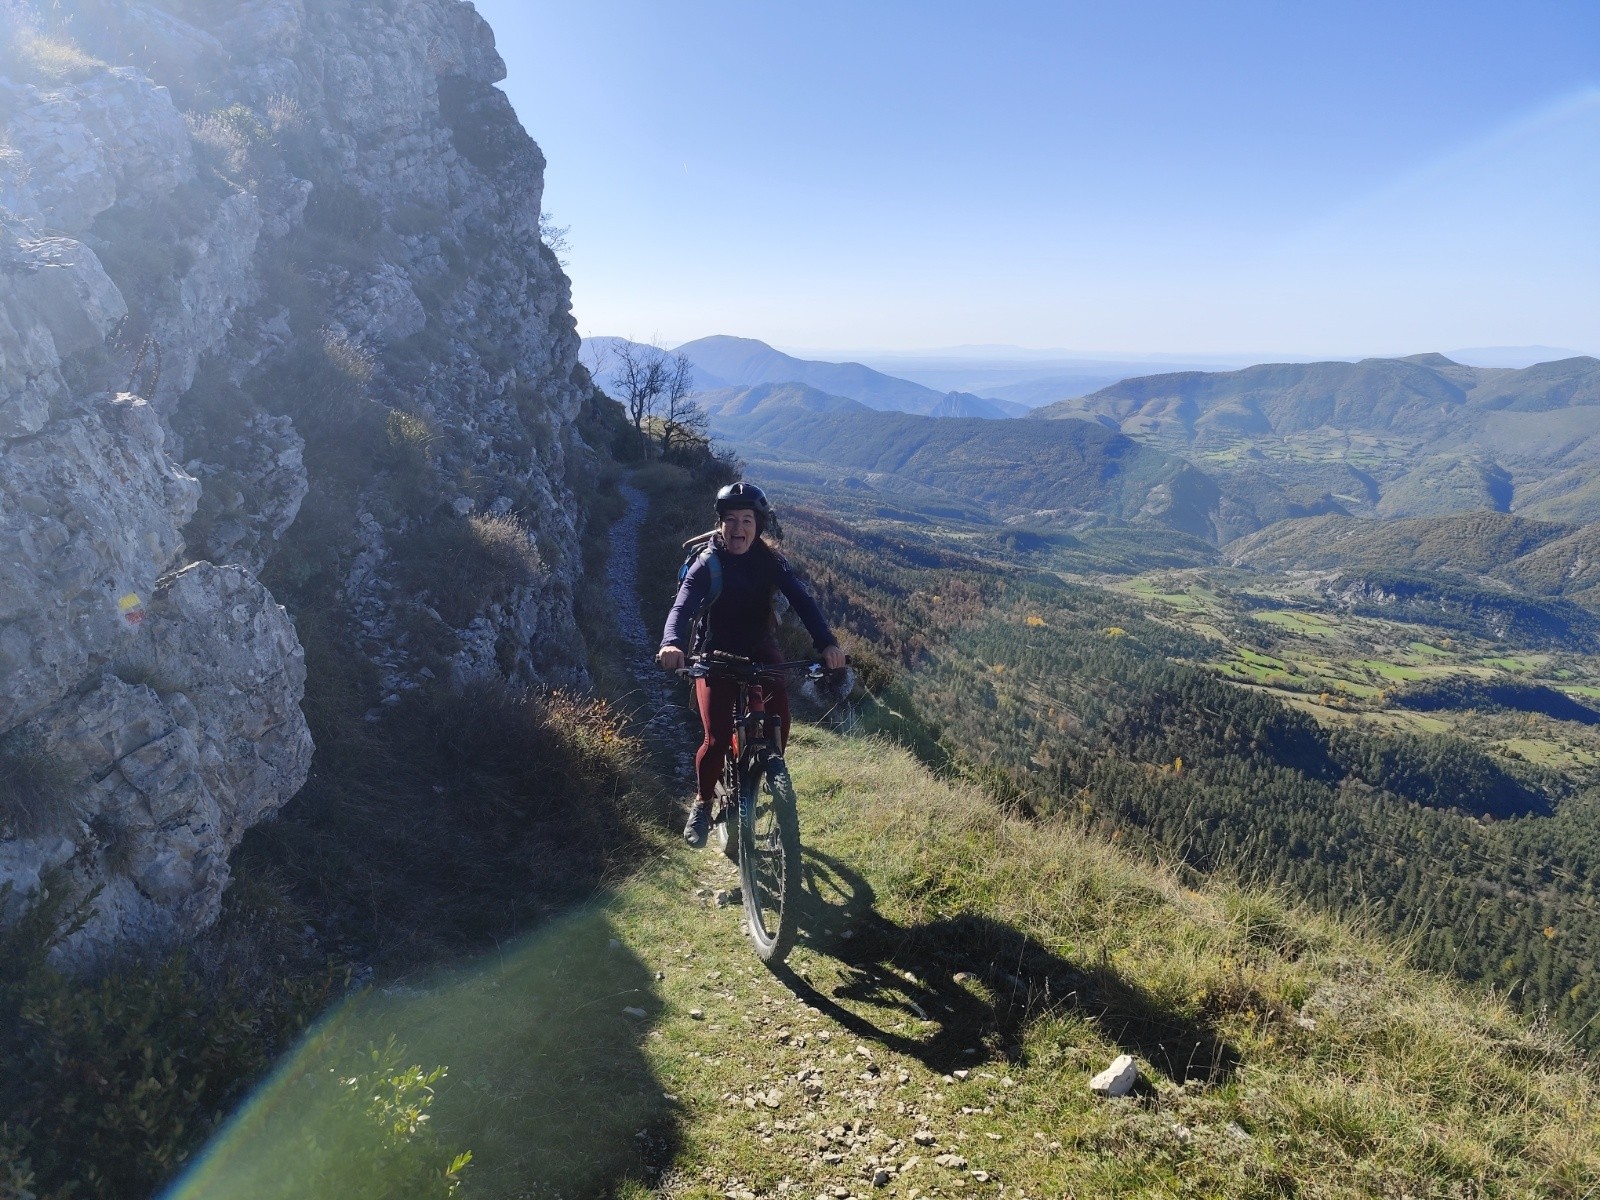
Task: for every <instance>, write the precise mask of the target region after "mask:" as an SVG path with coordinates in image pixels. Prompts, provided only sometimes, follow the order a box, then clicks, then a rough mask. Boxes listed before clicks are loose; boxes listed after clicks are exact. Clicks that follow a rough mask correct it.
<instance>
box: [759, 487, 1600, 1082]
mask: <svg viewBox="0 0 1600 1200" xmlns="http://www.w3.org/2000/svg"><path fill="white" fill-rule="evenodd" d="M785 523H786V525H787V527H788V530H789V533H790V535H791V541H792V542H793V545H794V548H795V553H796V557H797V559H798V560H799V561H801V562H803V563H804V565H805V567H806V570H807V572H808V574H809V577H810V579H811V582H812V585H813V587H814V589H815V591H816V593H817V595H818V599H819V600H820V601H821V603H822V605H823V607H824V609H825V610H826V611H828V612H829V613H830V614H832V615H833V616H834V617H835V619H836V620H837V621H838V623H839V624H840V625H841V626H842V627H843V628H844V629H845V630H847V631H848V632H849V634H851V635H853V636H854V638H856V639H859V643H865V644H867V645H870V646H871V647H872V648H873V652H875V653H876V655H881V656H882V658H883V660H884V663H885V666H884V668H883V669H881V670H879V671H878V672H876V673H875V675H874V673H873V672H870V671H869V672H868V674H869V681H872V680H873V679H875V681H876V683H877V685H878V686H877V689H876V690H877V693H878V698H879V701H880V704H879V706H878V717H877V719H879V720H880V721H881V722H882V723H883V725H884V726H885V727H886V728H888V729H890V730H891V731H893V732H895V733H897V734H898V735H899V736H901V737H902V738H904V740H906V741H907V742H908V744H911V745H913V746H917V747H919V748H920V750H921V752H922V753H923V754H924V756H925V757H928V758H931V759H933V760H936V761H937V760H940V759H943V760H944V761H945V762H946V764H947V765H951V766H953V767H954V768H955V769H958V770H964V771H966V772H968V773H970V774H973V775H975V776H977V777H979V778H981V779H983V780H984V781H985V782H986V783H987V784H988V785H989V786H990V787H991V789H992V790H993V791H994V792H995V794H996V795H997V796H998V797H999V798H1000V800H1001V801H1002V802H1004V803H1005V804H1007V805H1008V806H1010V807H1012V808H1013V809H1015V810H1017V811H1021V812H1025V813H1028V814H1031V815H1033V816H1035V817H1037V818H1038V819H1041V820H1065V821H1072V822H1080V823H1083V824H1084V825H1087V826H1090V827H1093V828H1096V829H1100V830H1103V831H1107V832H1109V833H1110V835H1111V836H1112V837H1114V838H1116V839H1118V840H1123V841H1126V842H1128V843H1131V844H1133V845H1135V846H1138V847H1140V848H1142V849H1143V850H1144V851H1145V852H1146V853H1148V854H1150V855H1152V856H1154V857H1157V858H1160V859H1163V860H1167V861H1172V862H1176V863H1179V864H1182V865H1184V866H1185V867H1187V868H1188V869H1191V870H1194V871H1196V872H1201V873H1207V872H1217V871H1221V872H1225V873H1230V874H1233V875H1236V876H1239V877H1241V878H1243V879H1245V880H1247V881H1250V882H1252V883H1256V884H1264V885H1269V886H1274V887H1278V888H1281V889H1283V890H1284V891H1286V892H1287V893H1289V894H1290V895H1292V896H1294V897H1296V898H1298V899H1301V900H1304V901H1306V902H1309V903H1311V904H1313V905H1315V906H1318V907H1321V908H1323V909H1325V910H1327V911H1330V912H1334V913H1337V914H1339V915H1341V916H1344V917H1346V918H1352V919H1355V920H1356V921H1358V922H1361V923H1365V924H1368V925H1370V926H1371V927H1373V928H1375V929H1376V930H1378V931H1379V932H1382V933H1385V934H1387V935H1389V936H1391V937H1393V938H1395V939H1398V940H1399V941H1401V942H1403V943H1404V944H1406V945H1407V946H1408V947H1409V948H1410V949H1411V952H1412V954H1413V955H1414V957H1415V959H1416V961H1417V962H1418V963H1419V964H1422V965H1425V966H1427V967H1430V968H1433V969H1438V970H1444V971H1450V972H1454V973H1455V974H1457V975H1458V976H1460V977H1462V978H1464V979H1466V980H1468V981H1471V982H1473V983H1476V984H1478V985H1480V986H1484V987H1491V988H1495V989H1498V990H1500V991H1501V992H1503V993H1505V994H1506V995H1507V996H1508V997H1509V998H1510V999H1511V1000H1512V1002H1513V1003H1514V1004H1515V1005H1517V1006H1518V1007H1519V1008H1520V1009H1521V1010H1522V1011H1523V1012H1525V1013H1527V1014H1529V1015H1530V1016H1532V1017H1534V1018H1536V1019H1538V1018H1548V1019H1549V1020H1551V1021H1553V1022H1555V1023H1556V1024H1557V1025H1558V1026H1559V1027H1560V1028H1562V1029H1563V1030H1565V1031H1566V1032H1567V1033H1568V1035H1569V1036H1571V1037H1572V1038H1573V1039H1574V1040H1575V1041H1576V1042H1577V1043H1578V1044H1580V1045H1582V1046H1583V1047H1585V1048H1586V1049H1588V1050H1591V1051H1592V1050H1594V1049H1597V1048H1600V1028H1597V1023H1596V1021H1595V1017H1596V1016H1597V1015H1600V990H1597V979H1596V971H1597V968H1596V962H1597V960H1600V908H1597V896H1596V892H1597V888H1600V787H1597V786H1596V783H1595V781H1594V779H1593V777H1592V773H1591V772H1590V770H1589V769H1588V768H1587V767H1586V766H1584V765H1583V763H1584V762H1585V761H1586V760H1584V759H1583V758H1582V754H1581V752H1578V757H1577V758H1574V759H1572V760H1571V761H1556V760H1554V759H1552V760H1551V761H1549V762H1541V761H1538V760H1537V758H1536V757H1534V756H1529V755H1518V754H1516V753H1514V752H1508V751H1506V749H1505V747H1504V745H1502V744H1501V743H1495V742H1492V741H1489V740H1485V738H1483V737H1478V736H1474V735H1472V734H1471V733H1470V730H1469V731H1468V732H1462V729H1467V726H1466V725H1463V726H1462V729H1456V728H1453V727H1450V726H1448V725H1447V724H1444V723H1439V724H1435V725H1418V724H1414V723H1413V724H1410V725H1408V724H1405V723H1403V722H1398V721H1396V722H1395V723H1391V724H1388V725H1380V724H1375V723H1373V722H1361V721H1352V720H1346V719H1344V718H1345V717H1346V716H1347V712H1346V710H1347V709H1348V708H1349V706H1350V703H1351V701H1352V700H1359V699H1360V691H1359V687H1358V685H1355V684H1352V685H1351V686H1350V688H1349V689H1348V690H1340V689H1339V688H1338V686H1337V685H1336V684H1328V683H1326V682H1325V681H1324V683H1323V686H1326V687H1334V688H1335V694H1334V695H1332V696H1329V695H1328V694H1327V693H1324V694H1323V696H1322V701H1323V704H1324V706H1325V709H1326V713H1327V718H1326V719H1325V718H1324V717H1322V716H1320V715H1318V713H1317V712H1313V711H1309V710H1310V709H1314V708H1316V704H1315V702H1314V701H1310V700H1308V701H1306V702H1304V703H1302V702H1301V701H1300V698H1299V697H1298V696H1294V695H1291V694H1289V693H1284V694H1274V693H1272V692H1271V691H1270V690H1268V689H1265V688H1263V687H1260V686H1254V683H1256V682H1257V681H1255V680H1239V681H1235V680H1234V679H1233V678H1232V677H1231V675H1230V673H1229V672H1226V671H1223V670H1219V669H1218V667H1217V663H1216V661H1215V660H1217V659H1218V657H1219V647H1218V643H1217V642H1216V641H1215V640H1214V639H1213V638H1210V637H1208V636H1203V635H1202V634H1200V633H1197V632H1194V631H1193V630H1191V629H1186V628H1184V627H1183V624H1182V623H1181V622H1177V621H1169V620H1166V619H1157V617H1158V616H1159V615H1160V613H1161V610H1159V609H1156V608H1152V606H1151V604H1149V603H1147V602H1146V600H1145V599H1144V598H1142V597H1140V596H1138V595H1130V594H1128V593H1127V592H1119V591H1113V590H1108V589H1107V588H1102V587H1091V586H1084V585H1081V584H1075V583H1070V582H1067V581H1065V580H1063V579H1062V578H1060V577H1059V576H1056V575H1053V574H1050V573H1047V572H1042V571H1038V570H1030V569H1027V568H1026V567H1023V566H1013V567H1012V568H1011V569H1009V570H1007V569H997V565H996V560H995V558H994V557H993V556H991V555H983V556H981V557H980V556H978V555H975V554H973V553H971V552H970V550H968V549H963V548H961V547H958V546H953V545H951V544H949V543H948V542H944V543H941V542H940V541H939V540H937V538H936V537H935V536H934V535H932V534H930V533H928V532H926V531H918V530H915V529H913V528H911V527H909V526H904V525H886V524H882V523H880V524H879V525H877V526H875V527H873V526H868V525H864V524H860V523H852V524H846V523H844V522H840V521H837V520H835V519H833V518H831V517H828V516H825V515H823V514H822V513H820V512H817V511H814V510H801V509H795V508H790V509H788V510H786V512H785ZM1262 634H1263V642H1264V643H1267V642H1270V640H1271V636H1272V635H1271V630H1270V629H1267V628H1263V630H1262ZM1419 636H1420V635H1419ZM1460 636H1461V635H1460V634H1459V633H1458V634H1457V637H1458V638H1459V637H1460ZM1435 640H1436V641H1440V642H1442V643H1443V644H1444V645H1446V646H1452V645H1455V644H1456V643H1453V642H1452V640H1451V638H1450V637H1449V636H1445V637H1443V638H1437V637H1436V638H1435ZM1241 653H1245V654H1253V655H1254V656H1255V657H1256V658H1258V659H1269V658H1270V656H1268V655H1266V654H1264V653H1262V652H1261V651H1259V650H1249V649H1248V648H1246V649H1245V650H1244V651H1242V652H1241ZM1440 653H1446V652H1445V651H1440ZM1500 653H1504V651H1501V652H1500ZM871 656H872V652H869V657H871ZM1244 661H1246V662H1247V663H1248V662H1249V659H1248V658H1246V659H1245V660H1244ZM1274 671H1275V673H1276V674H1277V675H1282V674H1283V672H1282V671H1279V670H1277V668H1274ZM1339 682H1340V683H1342V681H1339ZM1246 684H1251V686H1246ZM1368 690H1370V691H1371V692H1372V693H1373V694H1374V696H1375V697H1381V698H1377V699H1372V700H1371V701H1370V704H1371V705H1372V706H1374V707H1376V706H1379V705H1388V704H1389V699H1388V695H1387V693H1384V692H1382V691H1380V690H1379V689H1378V688H1371V689H1368ZM1396 691H1397V693H1398V691H1399V689H1396ZM1518 694H1519V693H1515V692H1511V693H1507V695H1510V696H1512V697H1513V704H1514V703H1515V696H1516V695H1518ZM1286 696H1288V697H1289V699H1292V700H1294V701H1295V702H1294V703H1291V702H1286V698H1285V697H1286ZM1479 700H1480V702H1481V697H1480V698H1479ZM1380 715H1382V714H1380ZM1570 715H1571V714H1570V713H1568V712H1565V711H1562V712H1561V713H1559V714H1558V718H1559V717H1567V716H1570ZM1558 718H1550V717H1547V716H1536V715H1535V714H1532V713H1517V714H1516V719H1517V720H1525V721H1533V720H1538V721H1554V722H1555V724H1553V725H1552V726H1551V728H1552V729H1555V730H1557V731H1558V732H1559V731H1560V730H1563V729H1569V728H1570V729H1576V730H1581V729H1583V728H1584V727H1583V726H1582V725H1581V724H1580V723H1578V722H1573V721H1568V720H1560V719H1558ZM1474 719H1480V718H1478V717H1477V716H1476V715H1475V716H1474ZM1488 719H1489V718H1487V717H1484V718H1481V720H1488ZM1496 719H1498V720H1500V721H1501V723H1502V724H1504V723H1505V721H1506V720H1507V719H1509V718H1507V717H1505V715H1504V714H1501V716H1500V717H1498V718H1496Z"/></svg>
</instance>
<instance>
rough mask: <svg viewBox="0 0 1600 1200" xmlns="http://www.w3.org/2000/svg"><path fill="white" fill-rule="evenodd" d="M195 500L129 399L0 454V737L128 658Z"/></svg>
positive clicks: (104, 400) (147, 415) (155, 429)
mask: <svg viewBox="0 0 1600 1200" xmlns="http://www.w3.org/2000/svg"><path fill="white" fill-rule="evenodd" d="M199 491H200V488H199V484H198V483H197V482H196V481H195V480H194V479H193V478H192V477H191V476H189V475H188V474H186V473H185V472H184V471H183V470H182V469H180V468H179V467H178V466H177V464H176V463H174V462H173V461H172V460H171V459H169V458H168V457H167V456H166V453H165V450H164V434H163V431H162V428H161V424H160V421H159V420H158V419H157V417H156V414H155V413H154V411H153V410H152V409H151V408H150V406H149V405H148V404H146V403H145V402H144V401H143V400H140V399H139V398H138V397H136V396H119V397H115V398H112V397H108V396H106V397H100V398H99V401H98V403H95V404H94V406H93V407H92V408H90V409H89V410H88V411H86V412H82V413H80V414H78V415H76V416H74V417H72V418H70V419H67V420H61V421H56V422H53V423H52V424H50V425H49V426H48V427H47V428H46V429H45V430H44V431H43V432H42V433H39V434H38V435H36V436H34V437H32V438H24V439H20V440H16V441H13V442H11V443H9V444H7V445H4V447H3V449H0V564H4V568H5V569H4V570H3V571H0V731H4V730H6V729H9V728H10V727H11V726H13V725H15V724H17V723H18V722H19V721H21V720H24V719H26V718H27V717H29V716H30V715H32V714H33V713H36V712H38V711H39V710H41V709H43V708H45V707H46V706H48V705H50V704H53V703H55V702H56V701H58V700H60V699H61V698H62V697H63V696H66V695H67V694H68V693H69V692H71V691H72V690H73V689H74V688H75V687H76V686H77V685H78V683H79V681H80V679H81V678H82V677H83V676H84V674H85V672H87V671H89V670H90V668H91V664H92V663H93V662H96V661H98V662H105V661H109V660H110V659H112V658H115V657H116V656H117V655H119V654H121V653H123V652H124V651H125V650H126V648H127V646H128V644H129V640H130V639H131V638H132V637H134V636H135V634H136V633H137V632H138V626H139V622H140V621H142V620H143V618H144V615H145V608H144V606H145V604H146V602H147V601H148V599H149V597H150V596H151V594H152V592H153V591H154V588H155V582H156V579H157V577H158V576H159V575H160V574H161V573H162V572H163V571H165V570H166V569H167V568H168V567H169V566H170V565H171V563H172V562H173V560H174V559H176V558H177V556H178V554H179V553H180V552H181V551H182V549H183V537H182V534H181V533H180V530H181V529H182V527H183V525H184V524H185V523H186V522H187V521H188V519H189V517H190V516H191V515H192V514H193V512H194V509H195V504H196V501H197V499H198V496H199Z"/></svg>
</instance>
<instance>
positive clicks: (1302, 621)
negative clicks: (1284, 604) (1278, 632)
mask: <svg viewBox="0 0 1600 1200" xmlns="http://www.w3.org/2000/svg"><path fill="white" fill-rule="evenodd" d="M1251 616H1252V617H1253V618H1254V619H1255V620H1257V621H1260V622H1261V623H1262V624H1264V625H1275V626H1278V627H1280V628H1283V629H1287V630H1289V631H1290V632H1292V633H1300V634H1305V635H1306V636H1307V637H1332V636H1333V634H1334V631H1335V626H1334V624H1333V622H1331V621H1329V620H1328V619H1327V618H1326V617H1323V616H1320V615H1319V614H1317V613H1308V612H1295V611H1292V610H1289V609H1276V610H1271V611H1268V612H1259V613H1252V614H1251Z"/></svg>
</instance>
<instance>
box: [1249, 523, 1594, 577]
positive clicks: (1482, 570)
mask: <svg viewBox="0 0 1600 1200" xmlns="http://www.w3.org/2000/svg"><path fill="white" fill-rule="evenodd" d="M1572 533H1574V530H1573V528H1572V526H1570V525H1562V524H1558V523H1556V522H1554V521H1536V520H1530V519H1528V518H1524V517H1513V516H1510V515H1508V514H1505V513H1494V512H1473V513H1464V514H1461V515H1459V516H1448V517H1419V518H1413V519H1410V520H1397V521H1363V520H1357V519H1355V518H1352V517H1343V516H1322V517H1315V518H1311V519H1309V520H1304V521H1284V522H1281V523H1279V524H1276V525H1272V526H1269V527H1268V528H1266V529H1263V530H1261V531H1260V532H1259V533H1255V534H1251V535H1250V536H1248V537H1242V538H1240V539H1239V540H1238V541H1235V542H1232V543H1230V544H1229V546H1228V548H1227V550H1226V552H1225V553H1224V555H1223V558H1224V561H1226V562H1228V563H1229V564H1230V565H1233V566H1241V567H1251V568H1254V569H1256V570H1261V571H1307V570H1320V571H1326V570H1337V569H1340V568H1346V567H1357V568H1360V567H1385V568H1388V569H1391V570H1401V571H1458V572H1460V571H1464V572H1471V573H1475V574H1480V575H1487V574H1490V573H1491V572H1494V571H1496V570H1498V569H1501V568H1504V567H1506V566H1507V564H1509V563H1511V562H1512V561H1513V560H1514V559H1519V558H1521V557H1522V556H1523V555H1525V554H1529V553H1531V552H1533V551H1535V550H1538V549H1539V548H1540V547H1542V546H1545V545H1547V544H1549V543H1552V542H1556V541H1559V540H1562V539H1565V538H1566V537H1568V536H1569V535H1571V534H1572Z"/></svg>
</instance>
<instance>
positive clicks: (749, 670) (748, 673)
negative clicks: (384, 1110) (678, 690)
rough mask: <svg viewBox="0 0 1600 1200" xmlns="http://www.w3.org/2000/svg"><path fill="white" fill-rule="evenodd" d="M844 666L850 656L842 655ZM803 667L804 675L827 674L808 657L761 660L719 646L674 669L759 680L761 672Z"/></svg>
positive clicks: (682, 674)
mask: <svg viewBox="0 0 1600 1200" xmlns="http://www.w3.org/2000/svg"><path fill="white" fill-rule="evenodd" d="M844 661H845V665H846V666H848V665H849V663H850V659H849V658H848V657H846V658H845V660H844ZM801 668H804V669H805V672H806V677H807V678H808V679H822V678H824V677H825V676H826V675H827V674H828V668H827V667H825V666H823V665H822V663H820V662H818V661H816V660H815V659H810V658H801V659H796V660H795V661H793V662H779V663H763V662H756V661H755V660H754V659H750V658H741V657H740V656H739V655H737V654H728V653H726V652H725V651H722V650H713V651H712V652H711V653H710V654H697V655H695V656H694V657H693V658H691V659H690V660H689V665H688V666H686V667H682V668H680V669H679V670H678V672H677V675H678V677H679V678H680V679H710V678H712V677H715V676H718V675H720V676H723V677H725V678H731V679H745V680H749V681H751V682H756V681H758V680H760V679H761V678H762V677H763V676H771V675H779V674H782V673H783V672H784V671H798V670H800V669H801Z"/></svg>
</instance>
